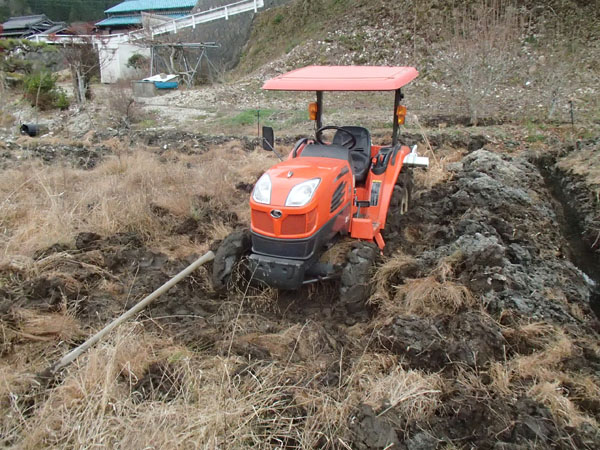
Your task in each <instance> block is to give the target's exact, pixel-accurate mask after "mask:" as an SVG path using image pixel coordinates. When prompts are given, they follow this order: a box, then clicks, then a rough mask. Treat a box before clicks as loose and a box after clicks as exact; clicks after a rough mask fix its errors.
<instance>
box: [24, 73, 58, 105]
mask: <svg viewBox="0 0 600 450" xmlns="http://www.w3.org/2000/svg"><path fill="white" fill-rule="evenodd" d="M56 79H57V76H56V75H53V74H51V73H49V72H35V73H33V74H31V75H28V76H26V77H25V78H24V80H23V89H24V91H25V98H26V99H27V100H28V101H29V102H30V103H31V106H37V107H38V108H39V109H41V110H44V109H50V108H60V109H67V108H68V107H69V99H68V98H67V94H66V93H65V92H64V91H63V90H62V89H60V88H58V87H57V86H56Z"/></svg>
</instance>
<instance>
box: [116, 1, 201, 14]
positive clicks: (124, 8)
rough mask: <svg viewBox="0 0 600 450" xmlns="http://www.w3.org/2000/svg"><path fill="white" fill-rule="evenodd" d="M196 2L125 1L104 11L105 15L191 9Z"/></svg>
mask: <svg viewBox="0 0 600 450" xmlns="http://www.w3.org/2000/svg"><path fill="white" fill-rule="evenodd" d="M196 3H198V0H127V1H125V2H123V3H119V4H118V5H115V6H113V7H112V8H109V9H107V10H106V11H104V12H105V13H107V14H115V13H124V12H136V11H154V10H165V9H185V8H189V9H192V8H193V7H194V6H196Z"/></svg>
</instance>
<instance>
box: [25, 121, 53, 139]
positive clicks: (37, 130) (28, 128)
mask: <svg viewBox="0 0 600 450" xmlns="http://www.w3.org/2000/svg"><path fill="white" fill-rule="evenodd" d="M46 131H48V127H46V126H44V125H40V124H37V123H24V124H22V125H21V134H26V135H28V136H30V137H35V136H39V135H40V134H42V133H44V132H46Z"/></svg>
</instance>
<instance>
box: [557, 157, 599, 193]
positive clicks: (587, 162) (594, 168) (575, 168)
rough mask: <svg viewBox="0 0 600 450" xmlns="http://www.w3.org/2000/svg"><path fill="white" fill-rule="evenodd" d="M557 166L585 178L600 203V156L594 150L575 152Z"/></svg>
mask: <svg viewBox="0 0 600 450" xmlns="http://www.w3.org/2000/svg"><path fill="white" fill-rule="evenodd" d="M557 166H558V167H559V168H560V169H562V170H565V171H566V172H569V173H571V174H574V175H579V176H581V177H583V179H584V180H585V182H586V184H587V185H588V186H589V187H590V188H591V189H592V192H594V193H595V195H596V199H597V200H598V201H600V154H599V153H598V151H597V150H595V149H594V148H592V147H591V146H590V147H587V148H582V149H579V150H575V151H573V152H571V153H569V155H568V156H567V157H566V158H563V159H561V160H560V161H559V162H558V164H557Z"/></svg>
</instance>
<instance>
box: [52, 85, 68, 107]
mask: <svg viewBox="0 0 600 450" xmlns="http://www.w3.org/2000/svg"><path fill="white" fill-rule="evenodd" d="M70 105H71V102H70V101H69V98H68V97H67V93H66V92H65V91H63V90H62V89H60V90H59V91H58V96H57V97H56V101H55V102H54V106H56V107H57V108H59V109H60V110H61V111H64V110H65V109H69V106H70Z"/></svg>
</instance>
